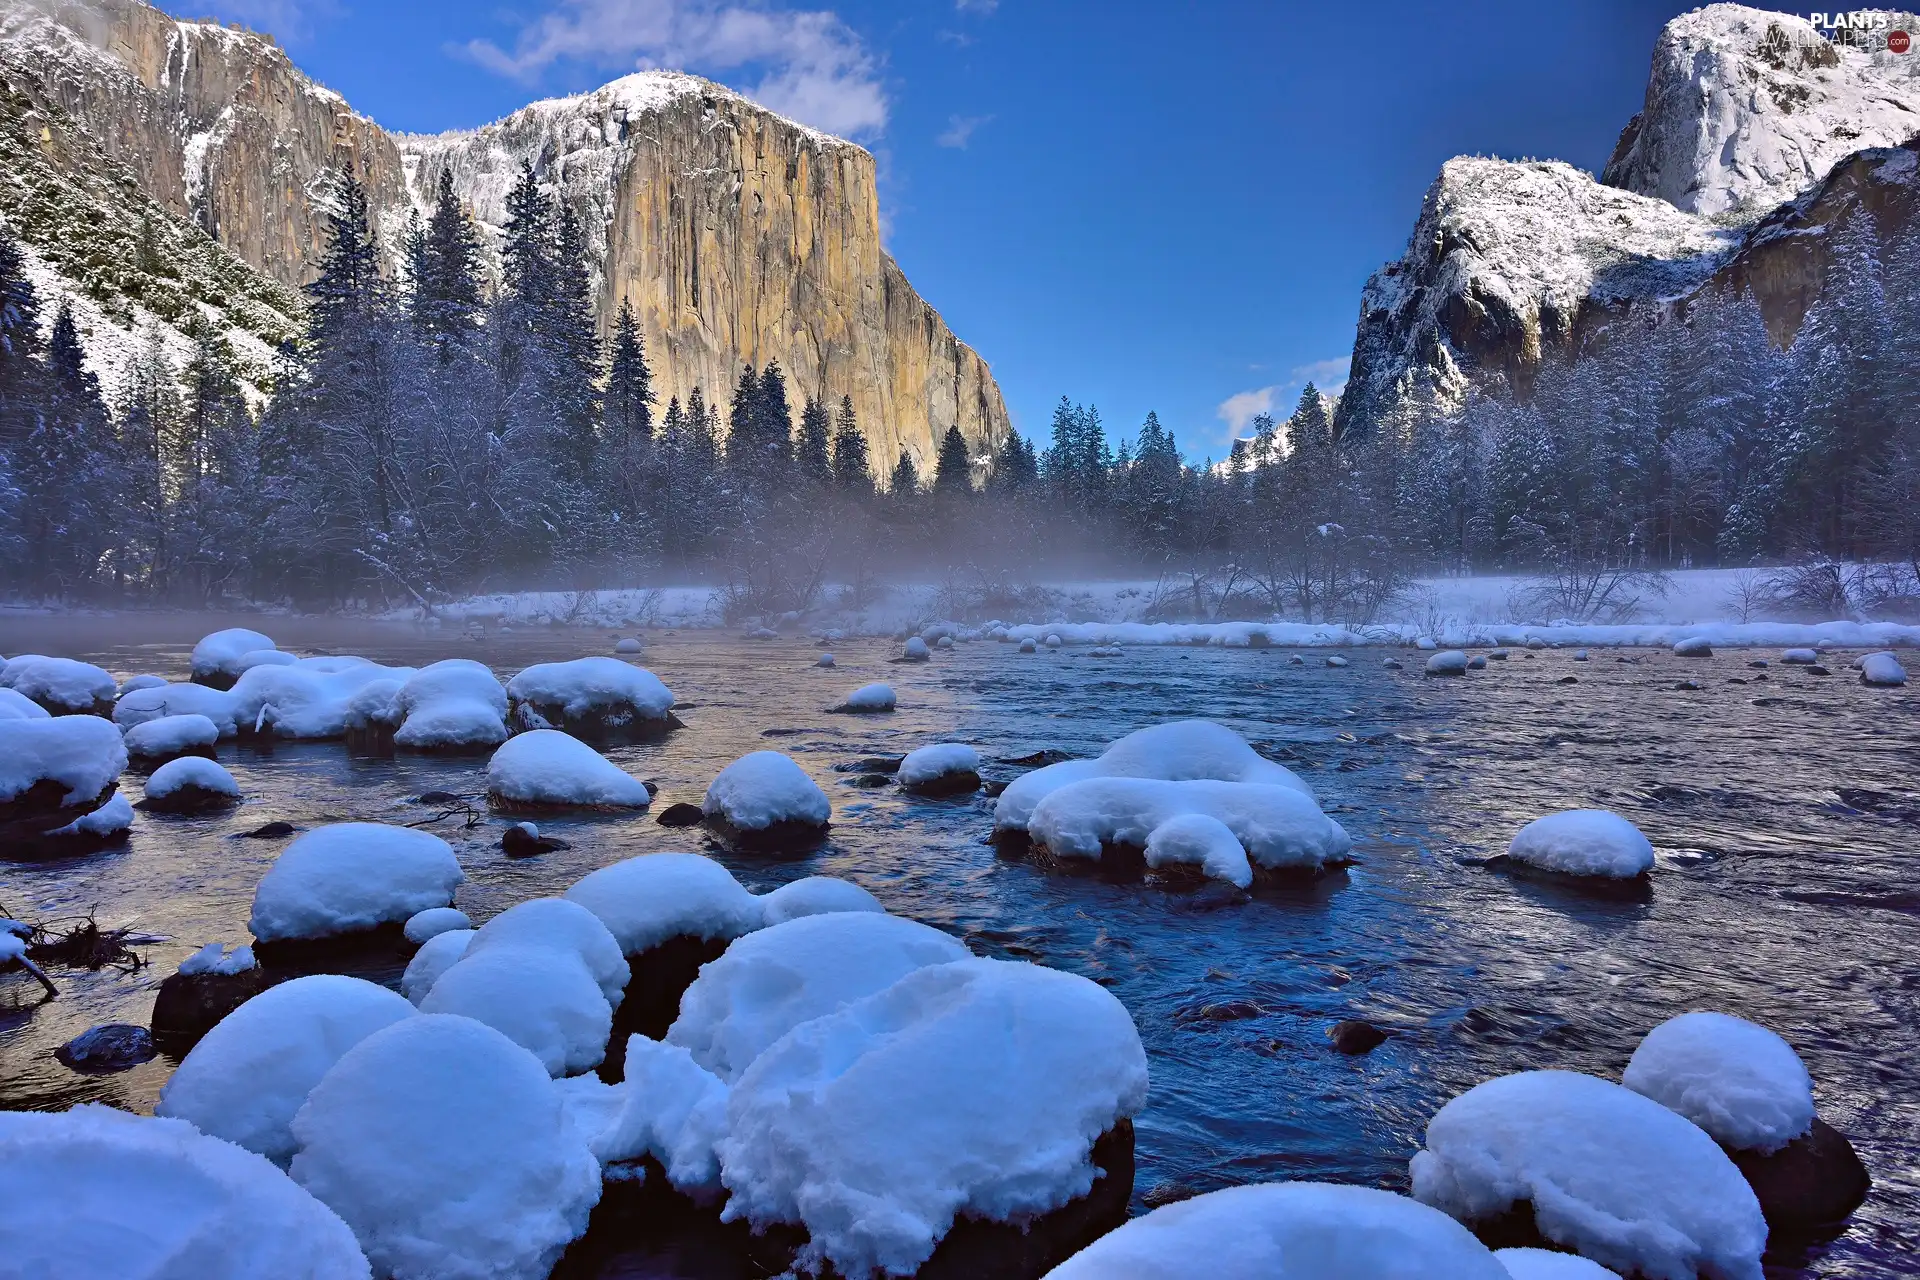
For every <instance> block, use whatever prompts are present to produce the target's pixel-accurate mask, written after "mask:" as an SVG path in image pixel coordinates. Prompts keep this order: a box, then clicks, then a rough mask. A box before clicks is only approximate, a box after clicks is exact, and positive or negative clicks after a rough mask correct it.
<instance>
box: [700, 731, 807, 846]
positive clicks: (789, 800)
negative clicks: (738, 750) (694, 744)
mask: <svg viewBox="0 0 1920 1280" xmlns="http://www.w3.org/2000/svg"><path fill="white" fill-rule="evenodd" d="M700 807H701V808H702V809H703V810H704V811H705V812H706V814H707V816H708V817H710V818H712V817H719V818H724V819H725V820H726V821H727V822H729V823H731V824H732V825H733V826H734V827H735V828H736V829H737V830H740V831H764V830H765V829H766V828H768V827H771V826H772V825H773V824H774V823H776V822H801V823H806V824H808V825H810V826H824V825H826V822H827V820H828V819H829V818H830V817H832V816H833V805H832V804H831V803H830V802H829V801H828V799H827V793H826V792H824V791H822V790H821V789H820V785H819V784H818V783H816V782H815V781H814V780H813V779H812V778H809V777H808V776H807V775H806V772H805V771H804V770H803V769H801V768H800V766H799V765H797V764H795V763H794V762H793V759H792V758H791V757H789V756H786V755H782V754H781V753H780V752H778V751H754V752H749V753H748V754H747V755H744V756H741V757H740V758H739V759H738V760H735V761H734V762H733V763H732V764H730V765H728V766H727V767H726V768H724V769H722V770H721V771H720V772H719V773H718V774H717V775H715V777H714V779H713V781H712V783H710V784H709V785H708V787H707V795H706V799H705V800H704V801H702V803H701V806H700Z"/></svg>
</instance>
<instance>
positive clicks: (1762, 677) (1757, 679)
mask: <svg viewBox="0 0 1920 1280" xmlns="http://www.w3.org/2000/svg"><path fill="white" fill-rule="evenodd" d="M1766 678H1767V677H1766V675H1765V673H1762V674H1760V675H1757V676H1754V677H1753V678H1752V679H1751V680H1749V681H1748V683H1749V684H1759V683H1760V682H1761V681H1762V680H1765V679H1766Z"/></svg>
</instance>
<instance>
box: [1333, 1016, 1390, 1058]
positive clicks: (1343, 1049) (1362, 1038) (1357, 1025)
mask: <svg viewBox="0 0 1920 1280" xmlns="http://www.w3.org/2000/svg"><path fill="white" fill-rule="evenodd" d="M1327 1039H1329V1040H1331V1041H1332V1042H1333V1047H1334V1049H1335V1050H1337V1051H1338V1052H1340V1053H1344V1054H1347V1055H1349V1056H1350V1057H1359V1056H1361V1055H1363V1054H1368V1053H1372V1052H1373V1051H1374V1050H1375V1049H1377V1048H1379V1047H1380V1046H1381V1045H1383V1044H1385V1043H1386V1042H1387V1033H1386V1032H1384V1031H1382V1030H1381V1029H1380V1028H1379V1027H1376V1026H1374V1025H1373V1024H1372V1023H1371V1022H1363V1021H1361V1020H1360V1019H1358V1018H1348V1019H1346V1020H1345V1021H1342V1022H1336V1023H1334V1024H1333V1025H1332V1026H1331V1027H1328V1028H1327Z"/></svg>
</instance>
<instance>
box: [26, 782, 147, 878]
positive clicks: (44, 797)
mask: <svg viewBox="0 0 1920 1280" xmlns="http://www.w3.org/2000/svg"><path fill="white" fill-rule="evenodd" d="M115 786H116V784H114V783H111V782H110V783H108V784H107V786H106V789H105V790H103V791H101V793H100V794H99V795H97V796H95V797H93V798H92V799H91V800H77V801H75V802H74V803H72V804H68V803H66V800H67V788H66V786H65V785H64V784H62V783H60V782H57V781H55V780H54V779H52V778H42V779H40V780H39V781H38V782H35V783H34V784H33V785H32V786H30V787H28V788H27V789H26V790H25V791H22V792H21V793H20V794H19V795H17V796H15V797H14V798H13V799H11V800H8V801H6V802H4V803H0V859H9V860H14V861H22V862H29V861H34V860H37V859H40V858H67V857H72V856H74V855H76V854H82V853H91V852H93V851H94V850H96V849H100V848H104V847H106V846H107V845H111V844H120V843H123V842H124V841H125V840H126V838H127V833H126V832H125V831H116V832H114V833H112V834H111V835H107V836H93V835H86V834H78V833H76V834H67V835H56V834H54V833H55V832H57V831H60V830H61V829H63V828H65V827H67V826H70V825H71V824H72V823H74V822H76V821H77V820H79V819H80V818H83V817H85V816H86V815H87V814H89V813H92V812H93V811H94V810H95V809H98V808H99V807H100V806H101V805H103V804H105V803H107V801H109V800H111V799H113V793H114V790H115Z"/></svg>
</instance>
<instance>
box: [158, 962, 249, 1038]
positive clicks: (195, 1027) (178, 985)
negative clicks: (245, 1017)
mask: <svg viewBox="0 0 1920 1280" xmlns="http://www.w3.org/2000/svg"><path fill="white" fill-rule="evenodd" d="M266 989H267V975H266V973H265V971H264V970H261V969H258V968H254V969H247V970H244V971H242V972H240V973H176V974H174V975H173V976H172V977H170V978H168V979H167V980H166V981H165V982H162V983H161V984H160V990H159V992H158V993H157V994H156V995H155V996H154V998H153V1017H152V1019H151V1022H152V1025H153V1036H154V1039H155V1040H156V1041H158V1042H160V1044H161V1045H162V1046H163V1047H164V1048H166V1049H168V1050H169V1051H171V1052H175V1053H183V1052H185V1051H186V1050H188V1049H191V1048H192V1047H193V1046H194V1045H196V1044H198V1043H199V1042H200V1037H202V1036H204V1035H206V1034H207V1032H209V1031H211V1030H213V1027H214V1024H215V1023H217V1022H219V1021H220V1019H222V1018H224V1017H226V1016H227V1015H228V1014H230V1013H232V1012H233V1011H234V1010H235V1009H238V1008H239V1007H240V1006H241V1005H243V1004H245V1003H246V1002H247V1001H249V1000H251V999H253V997H255V996H257V995H259V994H260V993H261V992H262V991H265V990H266Z"/></svg>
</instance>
